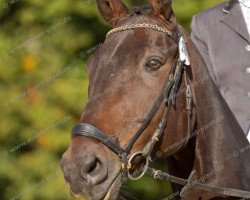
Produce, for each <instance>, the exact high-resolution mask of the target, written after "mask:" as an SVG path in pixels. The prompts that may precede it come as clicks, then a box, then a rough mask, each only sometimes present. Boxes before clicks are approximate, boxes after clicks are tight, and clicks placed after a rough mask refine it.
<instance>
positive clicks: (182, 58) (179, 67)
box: [72, 23, 250, 198]
mask: <svg viewBox="0 0 250 200" xmlns="http://www.w3.org/2000/svg"><path fill="white" fill-rule="evenodd" d="M138 28H147V29H152V30H155V31H159V32H162V33H164V34H166V35H167V36H168V37H170V38H171V39H172V40H173V41H175V42H176V38H174V37H173V36H172V35H173V34H172V32H171V31H169V30H167V29H165V28H162V27H159V26H157V25H152V24H146V23H142V24H132V25H126V26H121V27H118V28H114V29H112V30H111V31H109V32H108V34H107V37H108V36H109V35H111V34H113V33H118V32H122V31H129V30H133V29H138ZM178 29H179V27H178ZM178 32H179V33H180V31H178ZM178 39H179V41H178V44H179V53H178V54H177V56H176V58H175V61H174V63H173V65H172V68H171V70H170V75H169V77H168V79H167V81H166V82H165V84H164V87H163V89H162V91H161V94H160V95H159V97H158V98H157V100H156V101H155V103H154V105H153V106H152V108H151V109H150V112H149V113H148V115H147V117H146V119H145V120H144V122H143V124H142V125H141V127H140V128H139V129H138V130H137V131H136V132H135V134H134V135H133V136H132V138H131V139H130V140H129V142H128V144H126V145H125V146H124V147H121V146H120V145H119V142H118V140H115V139H114V138H112V137H110V136H108V135H107V134H106V133H104V132H102V131H101V130H99V129H97V128H96V127H94V126H92V125H90V124H84V123H79V124H77V125H76V126H75V127H74V128H73V130H72V138H74V137H77V136H85V137H89V138H92V139H95V140H97V141H99V142H101V143H103V144H104V145H106V146H107V147H109V148H110V149H111V150H112V151H113V152H114V153H116V154H117V155H118V156H119V157H120V159H121V170H122V171H123V174H124V176H126V177H128V178H129V179H131V180H138V179H140V178H142V177H143V176H144V175H145V174H146V173H147V174H149V175H150V176H153V178H154V179H159V180H163V181H171V182H174V183H177V184H180V185H184V187H183V189H182V191H181V193H180V196H183V193H184V192H185V191H186V190H187V189H188V188H195V189H200V190H206V191H211V192H215V193H218V194H222V195H227V196H234V197H241V198H250V192H247V191H241V190H235V189H229V188H220V187H212V186H208V185H204V184H201V183H197V182H195V181H193V176H194V173H195V171H193V172H192V173H191V175H190V177H189V179H188V180H184V179H181V178H178V177H175V176H172V175H169V174H166V173H164V172H162V171H160V170H156V169H153V168H150V167H149V162H152V158H151V153H152V151H153V150H154V147H155V145H156V143H157V142H158V141H159V140H160V139H161V137H162V135H163V132H164V130H165V128H166V126H167V118H168V116H169V113H170V109H171V107H172V106H173V105H175V104H176V97H177V93H178V90H179V87H180V82H181V79H182V75H184V80H185V81H184V82H185V86H186V93H185V94H186V111H187V116H188V122H187V123H188V134H190V132H191V118H192V97H193V95H192V91H191V86H190V85H189V83H188V81H187V76H188V75H187V71H186V67H187V66H189V65H190V60H189V56H188V52H187V48H186V45H185V41H184V39H183V37H182V36H180V35H179V34H178ZM163 102H165V104H166V108H165V110H164V114H163V116H162V118H161V120H160V123H159V125H158V127H157V128H156V131H155V132H154V134H153V136H152V138H151V139H150V140H149V142H148V143H147V144H146V146H145V147H144V148H143V150H142V151H139V152H136V153H134V154H133V155H131V156H130V157H129V158H128V155H129V154H130V151H131V149H132V147H133V145H134V144H135V142H136V141H137V140H138V139H139V137H140V136H141V135H142V134H143V133H144V131H145V130H146V128H147V127H148V126H149V124H150V122H151V121H152V119H153V117H154V116H155V114H156V113H157V111H158V110H159V108H160V106H161V105H162V103H163ZM187 142H188V141H186V143H185V144H184V146H183V147H185V146H186V144H187ZM183 147H182V148H183ZM138 156H141V157H142V158H144V159H145V160H146V164H145V166H144V167H143V169H141V171H142V173H141V174H140V175H139V176H138V177H134V176H133V175H132V174H131V173H130V171H129V170H130V169H131V168H132V162H133V160H134V159H135V158H136V157H138Z"/></svg>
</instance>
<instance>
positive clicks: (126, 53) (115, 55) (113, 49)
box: [88, 15, 166, 68]
mask: <svg viewBox="0 0 250 200" xmlns="http://www.w3.org/2000/svg"><path fill="white" fill-rule="evenodd" d="M140 23H149V24H152V25H158V26H163V24H162V23H161V22H160V21H159V20H157V19H154V18H152V17H149V16H146V15H145V16H139V17H129V18H127V19H125V20H123V21H121V22H120V23H119V24H118V25H117V26H124V25H131V24H140ZM165 38H166V35H165V34H164V33H161V32H157V31H155V30H151V29H147V28H139V29H133V30H127V31H121V32H116V33H113V34H111V35H110V36H108V37H107V38H106V40H105V41H104V43H103V44H102V45H101V47H100V48H99V49H98V51H97V52H95V53H94V54H93V56H92V57H91V61H92V62H88V63H89V65H91V66H89V67H90V68H92V67H94V66H98V65H100V63H101V64H102V66H105V65H106V64H107V65H109V66H110V67H112V66H111V65H112V63H113V65H117V64H118V63H117V62H121V58H122V62H123V63H124V64H125V62H130V63H131V62H133V57H134V56H138V55H142V56H143V53H145V52H146V51H147V50H154V51H157V49H159V50H160V51H164V48H165V45H166V44H165ZM131 56H132V57H131ZM128 57H129V59H126V58H128ZM111 61H112V62H111ZM119 64H122V63H119Z"/></svg>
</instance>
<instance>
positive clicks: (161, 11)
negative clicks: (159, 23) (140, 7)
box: [150, 0, 176, 20]
mask: <svg viewBox="0 0 250 200" xmlns="http://www.w3.org/2000/svg"><path fill="white" fill-rule="evenodd" d="M150 4H151V7H152V14H153V15H156V16H158V17H160V18H161V19H163V20H170V19H171V18H173V20H176V18H175V16H174V13H173V10H172V0H150Z"/></svg>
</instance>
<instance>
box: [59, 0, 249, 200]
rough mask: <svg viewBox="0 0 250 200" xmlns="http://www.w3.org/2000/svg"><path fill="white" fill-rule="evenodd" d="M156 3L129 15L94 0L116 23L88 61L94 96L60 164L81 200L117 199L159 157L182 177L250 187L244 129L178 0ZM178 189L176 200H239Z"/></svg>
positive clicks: (117, 2) (113, 0)
mask: <svg viewBox="0 0 250 200" xmlns="http://www.w3.org/2000/svg"><path fill="white" fill-rule="evenodd" d="M150 4H151V7H150V8H137V9H134V10H132V11H130V10H128V8H127V7H126V6H125V5H124V4H123V3H122V1H121V0H97V5H98V8H99V11H100V14H101V15H102V17H103V18H104V19H105V20H106V21H107V22H108V23H109V24H111V25H112V26H113V28H115V29H112V31H111V32H109V34H108V35H107V38H106V40H105V42H104V43H103V45H102V46H101V47H100V48H99V49H98V50H97V51H96V52H95V53H94V54H93V55H92V57H91V58H90V59H89V60H88V63H87V66H88V67H87V71H88V75H89V78H90V83H89V88H88V94H89V101H88V103H87V105H86V107H85V109H84V111H83V113H82V117H81V120H80V122H81V123H80V124H78V125H77V126H76V127H75V128H74V129H73V132H72V134H73V138H72V144H71V145H70V147H69V148H68V150H67V151H66V152H65V153H64V155H63V157H62V160H61V166H62V169H63V171H64V175H65V179H66V181H67V183H68V184H69V186H70V191H71V192H72V194H73V196H74V197H76V198H78V199H88V200H101V199H105V200H108V199H119V197H120V196H119V190H120V187H121V184H122V182H123V181H124V180H125V179H124V177H125V178H126V177H127V175H128V174H131V172H136V169H138V168H139V167H140V164H143V165H145V163H146V162H152V161H154V160H156V159H158V158H159V157H160V158H161V159H162V158H164V159H166V160H167V161H168V167H169V172H170V174H171V175H174V176H177V177H179V178H182V179H189V181H190V180H191V179H192V180H196V183H202V184H204V185H207V186H213V187H215V188H228V189H230V188H231V189H237V190H241V191H250V151H249V143H248V141H247V139H246V138H245V135H244V133H243V131H242V130H241V128H240V126H239V125H238V123H237V122H236V119H235V118H234V116H233V115H232V113H231V112H230V110H229V108H228V106H227V104H226V103H225V101H224V100H223V98H222V96H221V95H220V93H219V92H218V89H217V88H216V86H215V84H214V82H213V81H212V79H211V77H210V76H209V75H208V71H207V69H206V66H205V64H204V62H203V60H202V59H201V56H200V55H199V53H198V51H197V49H196V48H195V46H194V44H193V43H192V41H190V39H189V37H188V34H187V33H186V32H185V31H184V30H183V29H182V28H181V27H180V26H179V25H178V24H177V20H176V17H175V15H174V13H173V11H172V6H171V1H169V0H165V1H159V0H151V1H150ZM181 38H182V39H183V38H184V42H183V41H182V47H181V48H184V50H185V46H187V49H188V55H186V54H185V52H184V55H185V56H186V59H184V60H182V59H181V58H180V57H181V55H180V54H182V56H183V52H182V53H180V49H181V48H179V46H180V40H181ZM183 43H184V44H183ZM183 45H184V47H183ZM188 59H190V63H189V62H188ZM232 73H233V72H232ZM145 147H146V148H145ZM135 153H136V154H135ZM145 158H146V161H145ZM144 169H145V167H144ZM190 174H192V176H190ZM155 175H156V174H155ZM130 176H132V175H130ZM130 178H131V177H130ZM189 183H191V182H189ZM173 189H174V191H175V192H177V193H175V194H178V195H174V196H173V197H171V199H174V198H175V199H183V200H208V199H240V198H236V197H233V196H235V195H232V196H229V195H223V194H221V193H220V192H217V190H216V191H207V190H202V189H201V190H200V189H197V188H195V184H194V185H193V186H192V184H191V185H188V186H186V187H185V190H183V188H182V186H180V185H177V184H175V185H173ZM181 189H182V195H181V197H180V195H179V191H180V190H181ZM120 199H124V198H123V197H120Z"/></svg>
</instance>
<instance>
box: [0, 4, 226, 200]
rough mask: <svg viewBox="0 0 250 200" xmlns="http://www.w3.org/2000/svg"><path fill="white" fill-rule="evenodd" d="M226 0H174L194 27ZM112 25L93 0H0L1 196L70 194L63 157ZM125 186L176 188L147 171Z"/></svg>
mask: <svg viewBox="0 0 250 200" xmlns="http://www.w3.org/2000/svg"><path fill="white" fill-rule="evenodd" d="M126 2H127V3H128V5H132V4H133V5H139V4H143V1H139V0H137V1H130V2H128V1H126ZM131 2H133V3H131ZM144 2H145V1H144ZM220 2H222V1H219V0H175V1H174V11H175V13H176V15H177V18H178V20H179V22H180V24H181V25H183V26H184V27H185V28H186V29H187V30H190V28H189V24H190V22H191V18H192V16H193V15H194V14H196V13H198V12H201V11H202V10H205V9H207V8H209V7H212V6H213V5H216V4H218V3H220ZM108 30H109V27H108V26H107V25H106V24H105V23H104V22H103V21H102V19H100V17H99V15H98V12H97V8H96V4H95V1H94V0H77V1H70V0H60V1H55V0H53V1H51V0H43V1H41V0H6V1H3V0H0V91H1V92H0V200H8V199H20V200H23V199H26V200H40V199H41V200H50V199H51V200H63V199H64V200H67V199H71V197H70V195H69V192H68V188H67V186H66V184H65V182H64V179H63V175H62V173H61V171H60V167H59V160H60V158H61V156H62V154H63V152H64V151H65V150H66V149H67V147H68V146H69V144H70V142H71V141H70V131H71V128H72V127H73V125H74V124H76V123H77V122H78V121H79V118H80V115H81V112H82V110H83V108H84V105H85V102H86V98H87V85H88V77H87V75H86V73H85V67H84V66H85V62H86V60H87V58H88V57H89V56H90V55H91V54H92V52H93V51H94V49H95V48H93V49H91V48H92V47H96V45H98V44H99V43H100V42H102V41H103V40H104V38H105V34H106V32H107V31H108ZM123 189H124V190H127V191H129V192H130V193H131V194H132V195H133V196H135V197H137V199H146V200H153V199H154V200H155V199H164V198H166V197H167V195H168V194H169V193H170V187H169V185H168V184H163V183H159V182H156V181H152V180H151V178H148V177H145V178H144V179H143V180H141V181H137V182H133V183H127V184H126V185H125V186H124V187H123Z"/></svg>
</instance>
